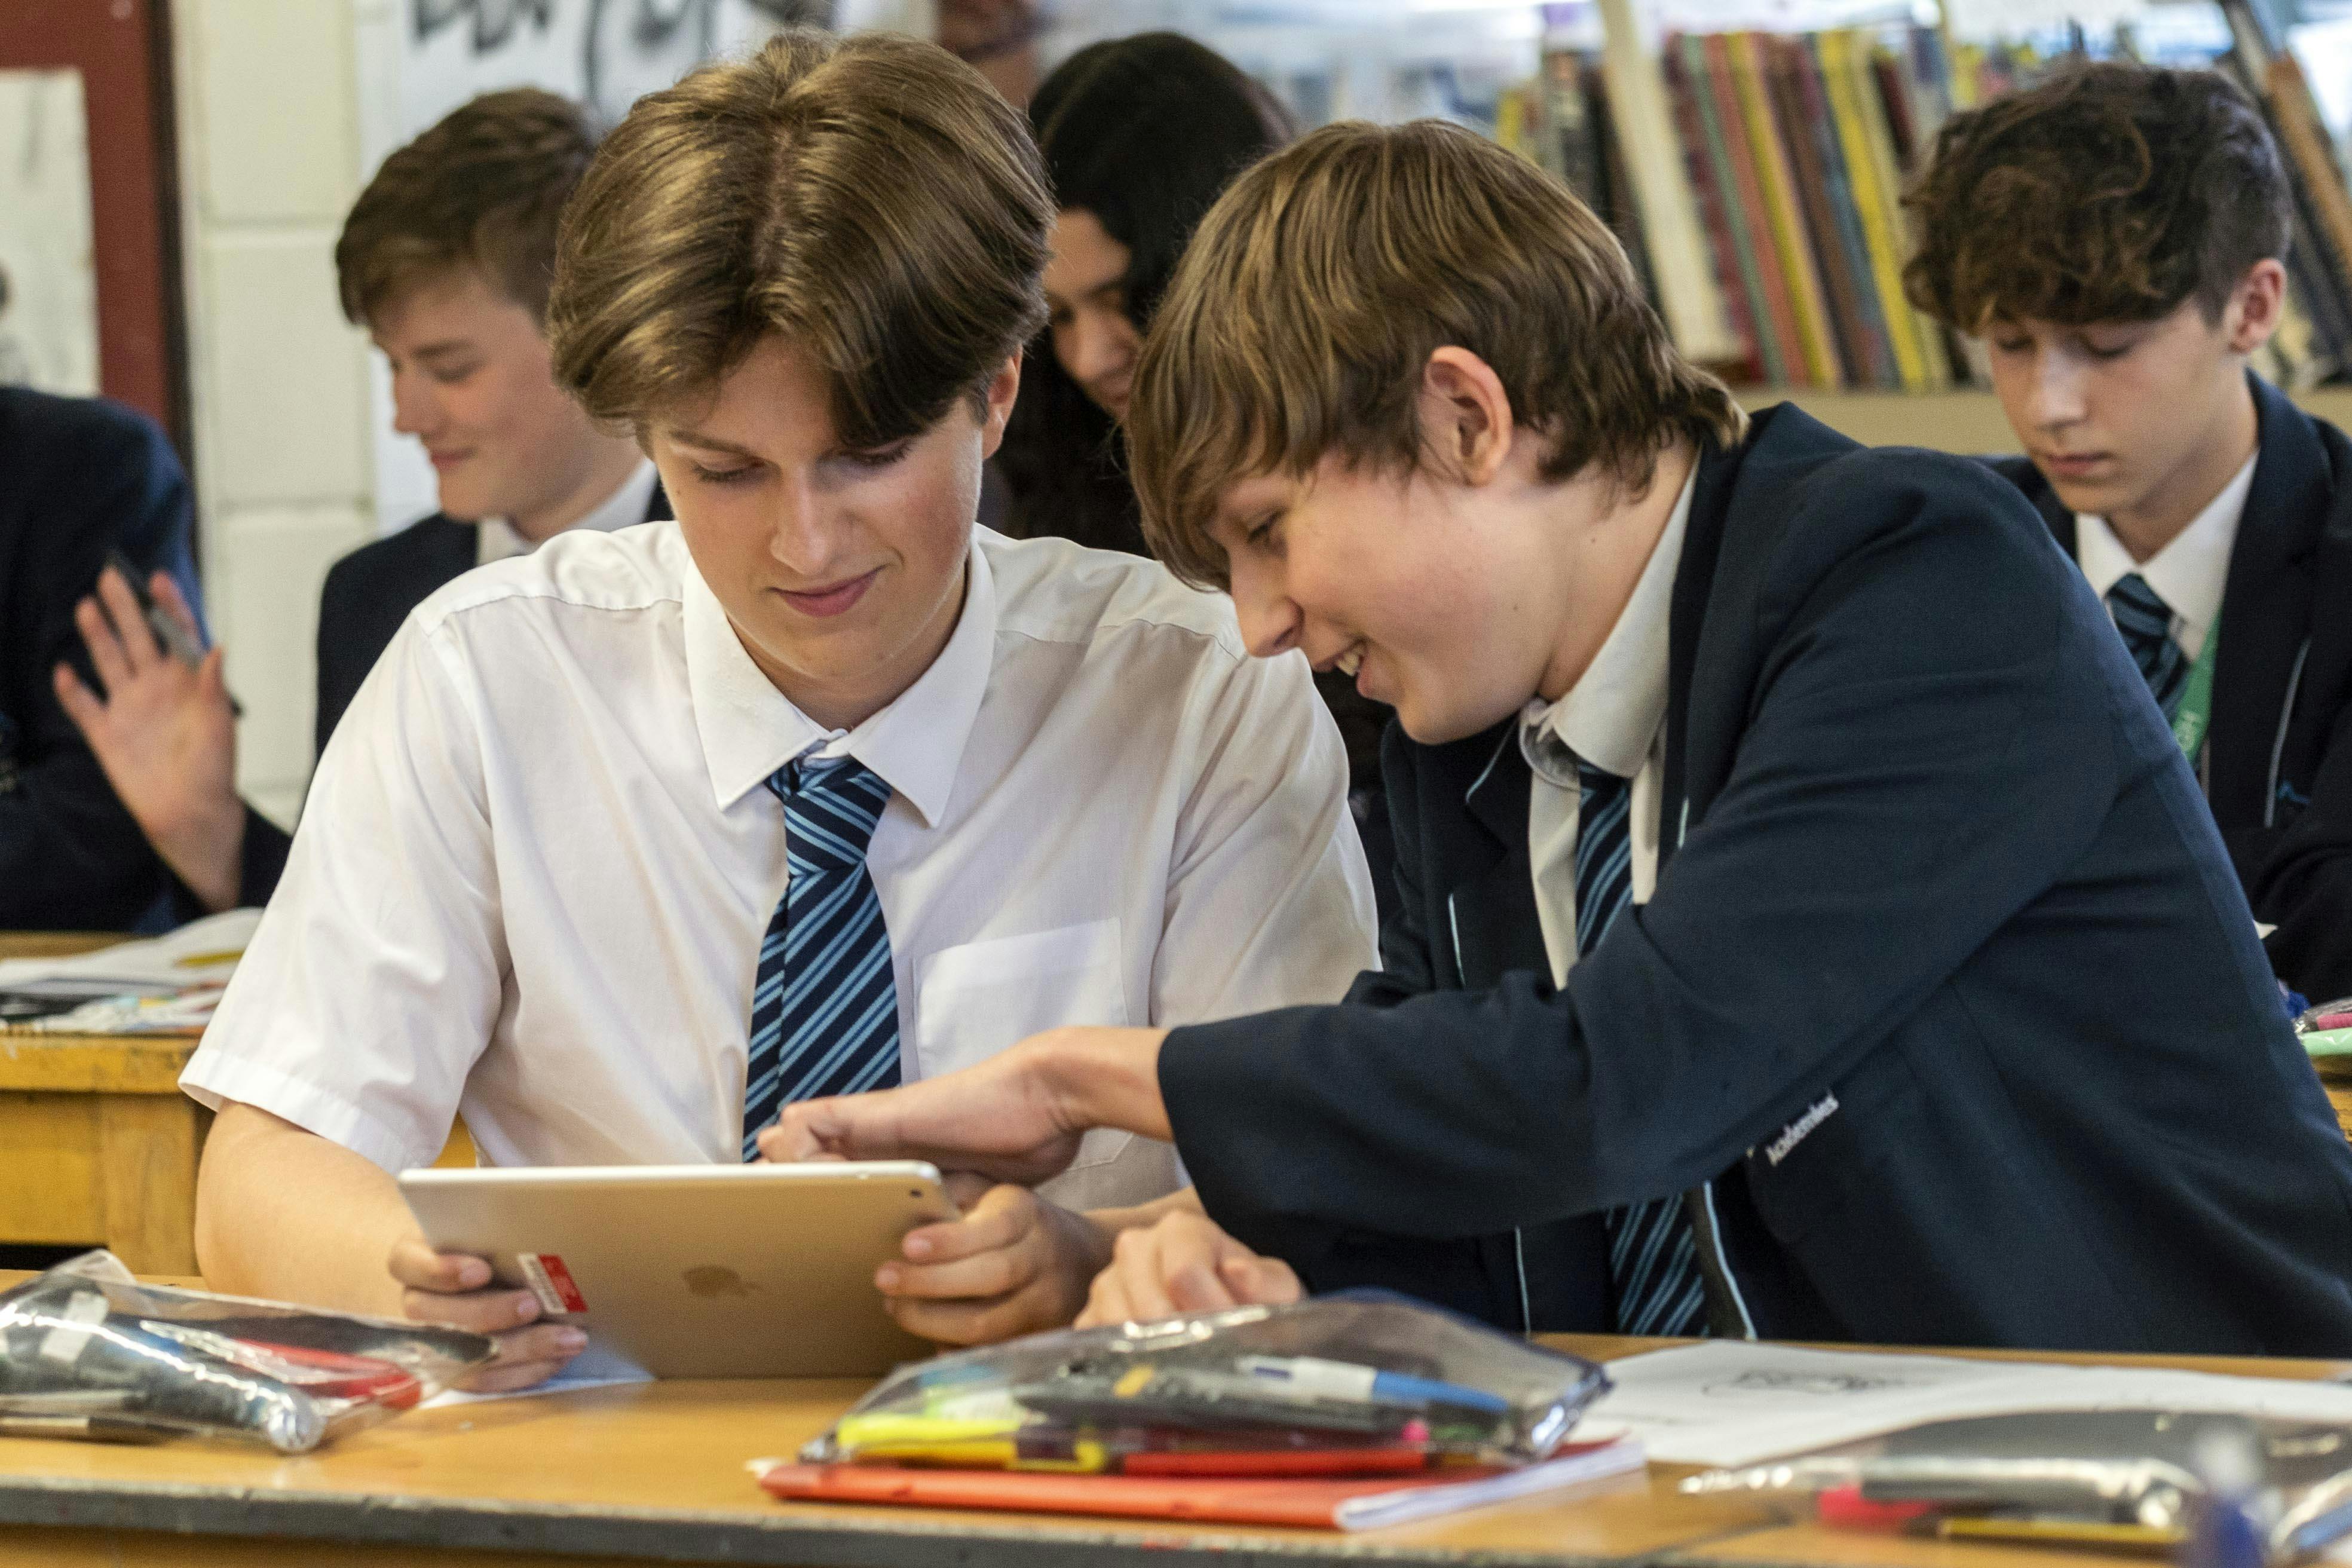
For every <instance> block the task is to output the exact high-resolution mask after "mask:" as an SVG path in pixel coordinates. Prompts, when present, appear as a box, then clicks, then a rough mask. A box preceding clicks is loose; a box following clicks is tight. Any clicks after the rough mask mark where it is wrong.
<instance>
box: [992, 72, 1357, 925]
mask: <svg viewBox="0 0 2352 1568" xmlns="http://www.w3.org/2000/svg"><path fill="white" fill-rule="evenodd" d="M1029 121H1030V124H1031V125H1032V126H1033V127H1034V129H1035V132H1036V135H1037V146H1038V150H1039V151H1040V152H1041V153H1044V154H1045V168H1046V172H1047V174H1049V175H1050V176H1051V177H1052V180H1053V184H1054V192H1055V201H1056V203H1057V205H1059V207H1060V209H1061V210H1060V216H1058V218H1057V219H1056V220H1055V225H1054V236H1053V246H1054V254H1053V258H1052V259H1051V260H1050V261H1049V262H1048V263H1047V264H1046V268H1045V302H1046V308H1047V310H1048V312H1049V314H1048V317H1047V320H1046V326H1045V331H1044V332H1043V333H1041V334H1040V336H1039V339H1038V341H1037V342H1034V343H1032V344H1031V345H1030V351H1029V354H1028V357H1027V359H1026V360H1025V361H1024V363H1023V367H1022V384H1021V399H1020V402H1019V403H1018V404H1016V405H1014V407H1013V417H1012V420H1011V422H1010V424H1009V425H1008V426H1006V429H1005V432H1004V443H1003V447H1002V448H1001V449H1000V450H999V452H998V454H997V457H996V468H997V469H998V472H999V474H1000V475H1001V477H1002V478H1003V481H1004V484H1005V488H1006V489H1007V490H1008V491H1009V492H1010V496H1011V502H1010V507H1009V510H1008V511H1007V514H1006V518H1005V523H1004V530H1005V531H1006V532H1008V533H1011V534H1013V535H1014V536H1016V537H1020V538H1030V537H1035V536H1039V535H1048V534H1050V535H1055V536H1057V537H1060V538H1064V539H1072V540H1076V542H1079V543H1081V544H1087V545H1092V546H1094V547H1096V548H1097V549H1101V550H1122V551H1126V552H1129V553H1132V554H1137V555H1144V554H1149V553H1150V551H1149V549H1148V548H1147V547H1146V546H1145V544H1144V542H1143V531H1142V526H1141V521H1140V512H1139V509H1138V507H1137V504H1136V500H1135V490H1134V487H1133V486H1132V485H1131V484H1129V480H1128V474H1127V455H1126V444H1125V440H1124V438H1123V437H1121V436H1120V434H1119V429H1118V422H1119V420H1120V419H1121V418H1123V417H1124V416H1126V413H1127V395H1128V379H1129V375H1130V374H1132V373H1133V371H1134V368H1135V359H1136V354H1137V353H1138V351H1139V349H1140V348H1141V346H1142V342H1143V333H1144V331H1145V329H1146V328H1148V327H1149V326H1150V322H1151V313H1152V311H1153V310H1154V309H1155V308H1156V307H1157V306H1158V305H1159V303H1160V294H1161V292H1162V291H1163V290H1164V289H1166V288H1167V286H1168V280H1169V278H1170V277H1171V274H1173V273H1174V272H1175V270H1176V263H1177V260H1178V259H1179V258H1181V256H1182V255H1183V254H1184V247H1185V245H1186V243H1187V242H1189V241H1190V240H1191V239H1192V230H1193V228H1194V226H1196V225H1198V224H1199V223H1200V221H1201V218H1202V215H1204V214H1205V213H1207V211H1208V210H1209V207H1210V205H1211V204H1212V203H1213V202H1214V201H1215V200H1216V199H1217V196H1218V195H1219V194H1220V193H1222V192H1223V190H1224V188H1225V186H1226V184H1228V183H1229V182H1230V181H1231V180H1232V179H1233V177H1234V175H1235V174H1239V173H1241V171H1242V170H1243V169H1244V168H1246V167H1248V166H1249V165H1250V164H1252V163H1255V162H1257V161H1258V160H1259V159H1260V158H1262V157H1264V156H1265V155H1266V154H1267V153H1272V152H1274V151H1276V149H1278V148H1280V147H1282V146H1284V145H1285V144H1286V143H1287V142H1289V141H1290V140H1291V138H1292V136H1293V135H1294V134H1295V133H1296V132H1295V129H1294V127H1293V126H1292V124H1291V121H1290V117H1289V116H1288V114H1286V112H1285V111H1284V110H1283V108H1282V106H1281V105H1280V104H1279V103H1277V102H1276V100H1275V99H1274V97H1273V95H1272V94H1270V93H1268V92H1267V91H1266V90H1265V89H1264V88H1262V87H1260V86H1259V85H1258V84H1257V83H1256V82H1255V81H1252V80H1251V79H1249V78H1248V77H1247V76H1245V75H1244V74H1243V72H1242V71H1241V70H1240V69H1239V68H1236V67H1235V66H1234V64H1233V63H1232V62H1231V61H1229V60H1227V59H1225V58H1223V56H1221V55H1218V54H1217V53H1215V52H1214V51H1213V50H1211V49H1208V48H1205V47H1202V45H1200V44H1197V43H1194V42H1193V41H1192V39H1190V38H1187V37H1182V36H1181V35H1180V34H1176V33H1142V34H1139V35H1137V36H1136V37H1131V38H1115V39H1111V40H1108V41H1107V42H1104V43H1099V44H1092V45H1089V46H1088V47H1086V48H1083V49H1080V50H1079V51H1078V52H1077V53H1076V54H1074V55H1072V56H1071V57H1070V58H1068V59H1067V60H1066V61H1064V62H1063V63H1062V65H1061V66H1060V68H1057V69H1056V70H1055V72H1054V73H1053V75H1051V76H1049V77H1047V78H1046V79H1045V82H1044V83H1043V84H1042V85H1041V86H1040V87H1039V88H1038V89H1037V94H1036V97H1035V98H1034V99H1033V100H1030V105H1029ZM1316 684H1317V686H1318V689H1320V690H1321V692H1322V693H1323V699H1324V700H1325V702H1326V703H1328V705H1329V706H1330V709H1331V712H1332V716H1333V717H1334V718H1335V719H1337V720H1338V721H1339V732H1340V734H1341V736H1342V737H1343V738H1344V739H1345V740H1346V742H1347V746H1348V766H1349V779H1350V781H1351V784H1350V788H1349V805H1350V807H1351V808H1352V810H1353V814H1354V816H1355V818H1356V826H1357V828H1358V830H1359V831H1360V833H1361V834H1362V836H1363V839H1364V850H1365V853H1366V855H1367V856H1368V857H1369V858H1370V861H1371V867H1372V885H1373V888H1374V889H1375V890H1376V891H1377V894H1378V897H1379V900H1380V908H1381V915H1382V916H1383V917H1384V918H1385V916H1386V915H1387V913H1388V911H1389V910H1390V908H1391V903H1392V901H1393V900H1394V898H1395V889H1394V886H1393V880H1394V879H1393V878H1392V876H1391V868H1392V864H1393V858H1394V855H1393V850H1392V848H1391V843H1392V840H1391V834H1390V827H1389V820H1388V808H1387V804H1386V801H1385V798H1384V796H1383V794H1382V791H1381V771H1380V736H1381V727H1382V726H1383V725H1385V724H1386V723H1387V721H1388V710H1387V709H1386V708H1384V707H1382V706H1381V705H1380V704H1379V703H1376V702H1372V701H1370V700H1367V699H1365V698H1363V697H1361V696H1360V695H1358V693H1357V691H1356V689H1355V688H1354V686H1353V685H1352V684H1350V683H1349V680H1348V679H1347V678H1346V677H1344V676H1340V675H1338V674H1331V675H1324V676H1318V677H1317V680H1316Z"/></svg>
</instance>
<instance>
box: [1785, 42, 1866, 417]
mask: <svg viewBox="0 0 2352 1568" xmlns="http://www.w3.org/2000/svg"><path fill="white" fill-rule="evenodd" d="M1788 46H1789V40H1788V39H1785V38H1780V37H1769V36H1767V37H1763V38H1761V39H1759V42H1758V48H1759V59H1758V62H1757V63H1758V65H1759V68H1760V69H1761V71H1762V73H1763V78H1764V85H1765V89H1766V97H1767V98H1768V99H1769V100H1770V102H1771V105H1772V121H1773V124H1774V125H1775V126H1776V127H1777V128H1778V129H1779V131H1780V145H1781V147H1782V148H1783V149H1784V150H1785V151H1786V152H1787V153H1788V157H1789V176H1790V181H1791V182H1792V183H1793V184H1795V186H1796V192H1797V210H1798V213H1799V216H1801V217H1802V218H1803V219H1804V223H1805V238H1806V241H1807V243H1808V244H1809V245H1810V246H1811V249H1812V254H1813V263H1814V267H1815V269H1816V270H1817V271H1819V273H1820V274H1821V279H1822V300H1823V301H1824V303H1826V304H1827V306H1828V307H1829V321H1830V336H1831V339H1832V342H1835V343H1836V345H1837V353H1838V364H1839V369H1840V372H1841V378H1842V380H1843V383H1844V384H1846V385H1848V386H1868V385H1871V384H1873V383H1874V377H1873V376H1872V374H1871V369H1870V353H1869V348H1868V344H1867V342H1866V341H1865V334H1864V328H1863V323H1862V309H1861V305H1860V302H1859V301H1858V300H1856V298H1855V296H1854V288H1853V275H1852V273H1851V272H1849V271H1848V270H1847V268H1846V255H1845V246H1844V243H1843V240H1842V239H1841V238H1840V237H1839V235H1838V226H1837V215H1836V214H1835V213H1834V212H1832V210H1831V208H1830V191H1829V178H1828V175H1827V174H1825V173H1824V171H1823V170H1822V162H1821V148H1820V147H1819V145H1818V144H1817V143H1816V142H1815V140H1814V137H1813V130H1812V126H1811V124H1810V123H1809V122H1808V121H1807V120H1806V118H1805V103H1804V97H1803V93H1802V90H1801V88H1800V87H1799V85H1798V81H1797V73H1796V70H1795V68H1794V67H1793V64H1792V62H1791V59H1790V54H1791V50H1790V47H1788ZM1794 52H1795V53H1797V54H1801V53H1802V52H1803V51H1802V50H1801V49H1798V50H1796V51H1794Z"/></svg>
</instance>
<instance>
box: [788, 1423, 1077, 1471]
mask: <svg viewBox="0 0 2352 1568" xmlns="http://www.w3.org/2000/svg"><path fill="white" fill-rule="evenodd" d="M1024 1419H1025V1418H1024V1417H1021V1416H1001V1415H988V1416H952V1415H947V1416H942V1415H845V1416H843V1417H842V1419H841V1423H840V1425H839V1426H837V1427H835V1431H834V1441H835V1444H836V1445H837V1446H838V1447H840V1448H842V1449H843V1450H845V1452H847V1453H848V1454H849V1455H850V1457H851V1458H853V1459H854V1460H856V1461H859V1462H865V1461H877V1462H882V1463H887V1464H894V1465H931V1466H940V1467H944V1468H954V1469H967V1470H979V1469H988V1470H1043V1471H1050V1472H1055V1473H1057V1474H1062V1475H1097V1474H1100V1473H1101V1472H1102V1471H1104V1470H1107V1469H1108V1468H1110V1457H1109V1455H1108V1453H1107V1452H1106V1451H1105V1450H1104V1448H1103V1446H1102V1445H1101V1444H1100V1443H1093V1442H1087V1441H1084V1440H1072V1441H1068V1442H1062V1441H1059V1440H1057V1439H1054V1438H1045V1439H1044V1440H1042V1441H1040V1440H1038V1439H1034V1438H1033V1439H1031V1440H1030V1441H1029V1442H1027V1443H1024V1442H1023V1441H1022V1440H1021V1436H1020V1432H1021V1427H1022V1426H1023V1423H1024Z"/></svg>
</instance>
